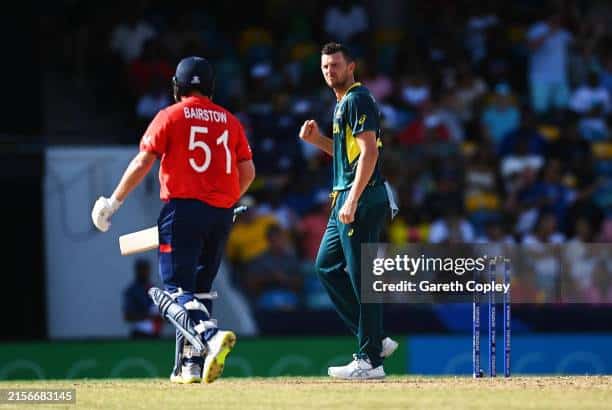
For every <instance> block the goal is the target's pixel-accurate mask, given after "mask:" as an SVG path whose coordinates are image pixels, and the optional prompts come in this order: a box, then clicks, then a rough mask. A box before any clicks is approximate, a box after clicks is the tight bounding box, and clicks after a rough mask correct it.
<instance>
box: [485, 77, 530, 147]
mask: <svg viewBox="0 0 612 410" xmlns="http://www.w3.org/2000/svg"><path fill="white" fill-rule="evenodd" d="M520 120H521V113H520V111H519V110H518V109H517V108H516V105H515V103H514V97H513V95H512V93H511V90H510V86H509V85H508V84H506V83H501V84H497V86H495V94H494V95H493V101H492V103H491V105H489V106H488V107H486V108H485V110H484V112H483V113H482V119H481V125H482V134H483V136H484V137H485V138H486V139H488V140H489V141H491V142H492V143H493V144H494V145H495V146H499V144H500V143H501V141H502V139H503V137H504V136H505V135H506V134H508V133H509V132H510V131H514V130H515V129H517V128H518V127H519V125H520Z"/></svg>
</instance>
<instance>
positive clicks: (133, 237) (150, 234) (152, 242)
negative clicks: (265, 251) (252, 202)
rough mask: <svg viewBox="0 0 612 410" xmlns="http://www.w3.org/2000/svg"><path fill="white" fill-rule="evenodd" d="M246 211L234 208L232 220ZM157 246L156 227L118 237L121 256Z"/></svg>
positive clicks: (244, 208)
mask: <svg viewBox="0 0 612 410" xmlns="http://www.w3.org/2000/svg"><path fill="white" fill-rule="evenodd" d="M246 210H247V207H246V206H244V205H241V206H238V207H236V208H234V219H233V220H234V221H235V220H236V217H237V216H238V215H239V214H241V213H243V212H244V211H246ZM158 246H159V232H158V230H157V225H155V226H152V227H151V228H147V229H143V230H141V231H136V232H132V233H128V234H125V235H121V236H120V237H119V249H120V250H121V255H123V256H126V255H133V254H135V253H140V252H146V251H150V250H152V249H156V248H157V247H158Z"/></svg>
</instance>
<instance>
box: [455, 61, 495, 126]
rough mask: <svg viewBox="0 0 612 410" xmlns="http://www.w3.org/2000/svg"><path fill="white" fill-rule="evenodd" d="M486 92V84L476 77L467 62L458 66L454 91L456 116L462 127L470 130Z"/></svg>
mask: <svg viewBox="0 0 612 410" xmlns="http://www.w3.org/2000/svg"><path fill="white" fill-rule="evenodd" d="M486 92H487V84H486V83H485V82H484V80H483V79H482V78H480V77H479V76H477V75H476V74H475V73H474V71H473V70H472V68H471V67H470V65H469V64H468V63H467V62H462V63H460V64H459V69H458V70H457V85H456V87H455V90H454V94H455V99H456V107H457V110H458V111H457V114H458V115H459V118H461V120H462V121H463V123H464V125H466V126H467V127H468V129H470V128H471V125H472V124H471V122H472V121H473V120H474V119H475V115H474V114H475V112H476V111H477V110H478V109H479V108H480V103H481V100H482V98H483V97H484V95H485V94H486Z"/></svg>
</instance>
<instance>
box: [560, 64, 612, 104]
mask: <svg viewBox="0 0 612 410" xmlns="http://www.w3.org/2000/svg"><path fill="white" fill-rule="evenodd" d="M569 106H570V108H571V109H572V110H573V111H574V112H575V113H577V114H579V115H584V114H587V113H589V112H590V111H591V110H593V108H594V107H601V108H602V110H603V113H609V112H610V108H612V106H611V104H610V95H609V94H608V90H607V89H606V88H605V87H604V86H603V85H602V84H601V82H600V81H599V74H598V73H597V72H595V71H591V72H590V73H589V76H588V79H587V83H586V84H582V85H581V86H580V87H578V88H577V89H576V91H574V93H573V94H572V97H571V98H570V103H569Z"/></svg>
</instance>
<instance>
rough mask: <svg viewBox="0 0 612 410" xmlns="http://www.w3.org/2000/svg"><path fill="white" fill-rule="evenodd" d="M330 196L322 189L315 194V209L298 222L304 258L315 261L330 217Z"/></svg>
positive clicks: (301, 250)
mask: <svg viewBox="0 0 612 410" xmlns="http://www.w3.org/2000/svg"><path fill="white" fill-rule="evenodd" d="M329 201H330V200H329V196H328V194H327V192H326V191H324V190H321V191H319V192H317V193H316V195H315V203H314V206H313V209H312V210H311V211H310V212H308V213H307V214H306V215H305V216H304V217H303V218H302V219H301V220H300V221H299V222H298V224H297V228H296V230H297V232H298V237H299V243H300V253H301V255H302V258H303V259H305V260H307V261H309V262H314V260H315V259H316V257H317V252H318V251H319V244H320V243H321V238H323V233H324V232H325V228H326V227H327V221H328V219H329V212H330V211H329V204H330V202H329Z"/></svg>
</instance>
